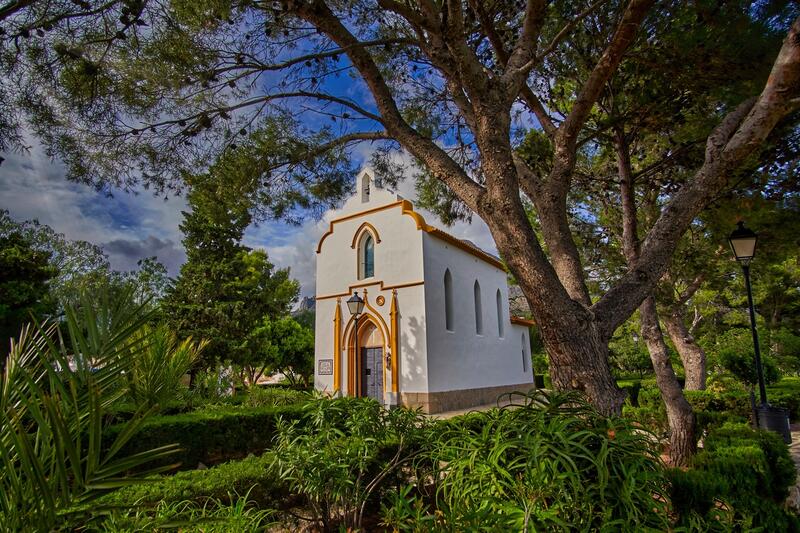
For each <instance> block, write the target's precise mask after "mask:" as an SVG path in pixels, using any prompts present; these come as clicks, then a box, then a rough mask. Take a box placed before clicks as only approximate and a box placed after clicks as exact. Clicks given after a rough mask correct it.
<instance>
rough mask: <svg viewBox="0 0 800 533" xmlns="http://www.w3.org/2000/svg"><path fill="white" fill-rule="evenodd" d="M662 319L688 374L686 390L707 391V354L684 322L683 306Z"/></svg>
mask: <svg viewBox="0 0 800 533" xmlns="http://www.w3.org/2000/svg"><path fill="white" fill-rule="evenodd" d="M670 311H671V312H668V313H665V314H664V315H662V317H661V321H662V322H663V323H664V327H665V328H666V330H667V334H668V335H669V338H670V339H671V340H672V344H674V345H675V349H676V350H677V351H678V355H679V356H680V358H681V361H682V362H683V369H684V371H685V373H686V383H685V384H684V389H686V390H705V388H706V352H705V350H703V348H702V347H701V346H700V345H699V344H697V342H695V340H694V337H693V336H692V334H691V333H689V329H688V328H687V327H686V322H685V321H684V316H683V309H682V306H681V307H678V308H673V309H671V310H670Z"/></svg>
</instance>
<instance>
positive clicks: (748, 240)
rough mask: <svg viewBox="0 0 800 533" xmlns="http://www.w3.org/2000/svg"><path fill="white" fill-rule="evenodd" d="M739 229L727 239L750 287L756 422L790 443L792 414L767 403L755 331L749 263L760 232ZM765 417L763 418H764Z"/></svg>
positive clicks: (741, 225) (739, 225)
mask: <svg viewBox="0 0 800 533" xmlns="http://www.w3.org/2000/svg"><path fill="white" fill-rule="evenodd" d="M737 226H738V227H737V228H736V229H735V230H733V233H731V235H730V237H728V242H729V243H730V245H731V250H732V251H733V255H734V257H736V261H738V262H739V264H740V265H742V272H743V273H744V284H745V287H746V288H747V306H748V310H749V312H750V332H751V333H752V335H753V351H754V352H753V353H754V354H755V363H756V374H757V376H758V392H759V396H760V400H761V405H759V407H758V408H757V409H756V413H755V415H756V425H757V426H761V425H762V423H763V426H764V428H765V429H769V430H772V431H776V432H778V433H781V434H782V435H783V438H784V440H785V441H786V442H787V443H790V442H791V433H790V432H789V416H788V412H787V411H786V410H785V409H781V408H778V407H772V406H771V405H770V404H769V402H767V387H766V385H765V384H764V367H763V365H762V363H761V348H760V346H759V344H758V331H757V330H756V313H755V309H754V307H753V289H752V287H751V286H750V262H751V261H752V260H753V257H754V256H755V254H756V244H757V243H758V235H756V233H755V232H754V231H753V230H751V229H749V228H745V227H744V222H743V221H739V222H738V223H737ZM762 419H763V420H762Z"/></svg>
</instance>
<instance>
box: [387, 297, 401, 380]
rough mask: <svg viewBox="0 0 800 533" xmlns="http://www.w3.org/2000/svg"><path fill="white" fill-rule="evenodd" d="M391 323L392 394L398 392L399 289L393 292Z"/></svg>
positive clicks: (390, 313)
mask: <svg viewBox="0 0 800 533" xmlns="http://www.w3.org/2000/svg"><path fill="white" fill-rule="evenodd" d="M389 322H390V323H391V324H392V330H391V334H390V336H389V345H390V346H391V349H392V359H391V361H392V392H395V393H396V392H397V391H398V387H397V374H398V373H397V361H398V347H399V345H400V342H399V340H400V339H399V338H398V333H399V331H400V327H399V325H398V313H397V289H394V290H392V306H391V309H390V311H389Z"/></svg>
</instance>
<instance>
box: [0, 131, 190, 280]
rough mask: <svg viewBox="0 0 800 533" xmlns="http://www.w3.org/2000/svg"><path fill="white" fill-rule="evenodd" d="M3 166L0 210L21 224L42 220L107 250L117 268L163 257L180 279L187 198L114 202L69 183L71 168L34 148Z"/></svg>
mask: <svg viewBox="0 0 800 533" xmlns="http://www.w3.org/2000/svg"><path fill="white" fill-rule="evenodd" d="M4 156H5V157H6V160H5V161H4V162H3V164H2V166H0V208H2V209H7V210H8V211H9V212H10V213H11V216H12V217H13V218H15V219H17V220H30V219H37V220H39V222H41V223H42V224H47V225H48V226H50V227H51V228H53V229H54V230H55V231H57V232H59V233H63V234H64V235H65V236H66V237H67V238H68V239H72V240H85V241H89V242H92V243H95V244H99V245H101V246H103V247H104V249H105V250H106V252H107V253H108V255H109V260H110V261H111V265H112V267H113V268H115V269H117V270H130V269H131V268H135V266H136V261H137V260H138V259H141V258H143V257H148V256H152V255H157V256H158V258H159V260H160V261H161V262H163V263H164V264H165V266H167V268H168V269H169V271H170V273H171V274H173V275H174V274H176V273H177V271H178V268H179V267H180V264H181V263H182V262H183V261H184V258H185V255H184V253H183V249H182V247H181V246H180V240H181V234H180V231H179V229H178V224H179V223H180V220H181V210H183V209H186V203H185V201H184V200H183V199H182V198H176V197H172V198H170V199H169V200H168V201H166V202H165V201H164V200H163V198H160V197H155V196H153V195H152V194H150V193H148V192H140V193H139V194H126V193H124V192H122V191H116V192H114V193H113V194H114V196H113V197H108V196H107V195H106V194H104V193H100V192H98V191H96V190H95V189H94V188H92V187H89V186H87V185H83V184H80V183H74V182H70V181H67V180H66V179H65V177H64V176H65V173H66V172H65V168H64V166H63V165H62V164H61V163H60V162H58V161H52V160H50V159H49V158H48V157H47V155H46V154H45V153H44V149H43V148H42V147H41V146H40V145H38V144H33V146H32V147H31V150H30V152H29V153H27V154H4Z"/></svg>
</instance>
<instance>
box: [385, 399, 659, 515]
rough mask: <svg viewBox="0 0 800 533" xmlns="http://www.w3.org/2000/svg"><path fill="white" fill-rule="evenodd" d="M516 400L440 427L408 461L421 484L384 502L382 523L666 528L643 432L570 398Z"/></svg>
mask: <svg viewBox="0 0 800 533" xmlns="http://www.w3.org/2000/svg"><path fill="white" fill-rule="evenodd" d="M517 400H518V401H517V402H515V405H514V406H513V407H504V408H498V409H493V410H491V411H489V412H486V413H474V414H471V415H469V416H466V417H463V418H461V419H459V420H453V421H449V422H448V423H446V424H443V425H442V427H441V428H439V429H440V431H437V432H436V434H437V435H438V436H437V438H436V440H435V442H432V443H431V445H430V447H429V448H428V451H427V452H426V453H425V454H424V455H423V456H422V457H423V459H422V460H420V461H417V465H418V467H419V466H421V467H422V468H421V469H420V470H418V472H417V475H416V476H415V479H419V480H423V479H424V480H428V483H425V484H417V485H416V486H414V488H413V489H409V488H408V487H406V488H404V489H401V493H400V495H401V496H402V497H397V496H395V497H394V498H392V497H389V498H388V499H387V501H388V503H389V504H388V505H384V513H383V517H384V523H385V524H386V525H387V526H390V527H392V528H395V529H398V530H415V529H418V528H419V524H421V523H425V524H426V526H425V527H424V528H423V529H428V530H446V531H449V530H458V531H465V530H469V531H474V530H498V531H499V530H503V531H531V530H532V531H574V530H579V531H588V530H596V529H603V528H605V529H626V528H628V529H636V530H643V529H644V530H646V529H666V528H667V526H668V522H667V512H666V510H667V504H666V503H665V497H664V496H665V495H664V487H665V483H664V482H665V480H664V477H663V471H662V468H661V466H660V463H659V459H658V455H657V452H656V451H655V449H654V447H653V445H652V444H651V435H650V434H648V433H646V432H643V431H641V430H636V429H635V428H633V427H632V426H631V424H629V423H628V422H626V421H625V420H623V419H619V418H605V417H603V416H601V415H600V414H598V413H597V412H596V411H595V410H594V409H592V408H591V407H590V406H589V405H588V404H586V403H585V402H583V401H582V400H581V399H580V398H579V397H578V396H576V395H573V394H544V393H542V392H536V393H532V394H531V395H528V396H519V397H518V398H517ZM427 469H430V470H429V471H427V472H426V470H427ZM429 501H430V502H432V503H433V505H428V502H429Z"/></svg>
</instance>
